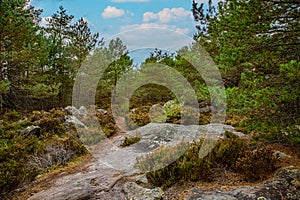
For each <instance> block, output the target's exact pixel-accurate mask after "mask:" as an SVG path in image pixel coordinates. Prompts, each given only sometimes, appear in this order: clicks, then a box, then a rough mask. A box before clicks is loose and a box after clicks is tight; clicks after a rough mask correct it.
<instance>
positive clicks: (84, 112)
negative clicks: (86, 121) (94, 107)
mask: <svg viewBox="0 0 300 200" xmlns="http://www.w3.org/2000/svg"><path fill="white" fill-rule="evenodd" d="M78 114H79V115H81V116H83V117H85V116H86V115H87V111H86V108H85V107H84V106H80V108H79V109H78Z"/></svg>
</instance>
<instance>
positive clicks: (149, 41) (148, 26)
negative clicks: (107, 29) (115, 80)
mask: <svg viewBox="0 0 300 200" xmlns="http://www.w3.org/2000/svg"><path fill="white" fill-rule="evenodd" d="M121 31H122V33H120V34H118V35H116V36H115V37H120V38H121V39H122V41H123V42H124V44H126V45H127V47H128V49H129V50H134V49H141V48H153V49H154V48H158V49H169V50H175V49H180V48H181V47H183V46H185V45H189V44H191V41H193V39H192V38H190V37H189V36H187V35H185V34H186V33H188V32H190V30H189V29H187V28H186V29H185V28H182V29H181V28H177V27H176V26H175V25H168V24H161V23H143V24H132V25H127V26H122V27H121Z"/></svg>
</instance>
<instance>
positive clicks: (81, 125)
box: [65, 115, 87, 129]
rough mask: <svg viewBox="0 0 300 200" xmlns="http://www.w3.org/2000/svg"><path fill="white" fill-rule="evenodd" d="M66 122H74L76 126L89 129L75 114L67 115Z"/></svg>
mask: <svg viewBox="0 0 300 200" xmlns="http://www.w3.org/2000/svg"><path fill="white" fill-rule="evenodd" d="M65 120H66V121H65V123H66V124H67V125H68V124H74V125H75V126H77V127H79V128H84V129H87V127H86V126H85V125H84V124H83V123H82V122H81V121H80V120H79V119H77V117H75V116H73V115H69V116H66V117H65Z"/></svg>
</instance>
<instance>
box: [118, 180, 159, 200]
mask: <svg viewBox="0 0 300 200" xmlns="http://www.w3.org/2000/svg"><path fill="white" fill-rule="evenodd" d="M123 191H124V193H125V196H126V198H127V199H128V200H143V199H147V200H159V199H162V196H163V194H164V192H163V191H162V189H161V188H154V189H148V188H143V187H141V186H139V185H138V184H136V183H133V182H127V183H125V184H124V185H123Z"/></svg>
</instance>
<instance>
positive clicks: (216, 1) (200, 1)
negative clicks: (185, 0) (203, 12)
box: [191, 0, 221, 4]
mask: <svg viewBox="0 0 300 200" xmlns="http://www.w3.org/2000/svg"><path fill="white" fill-rule="evenodd" d="M219 1H221V0H212V3H213V4H216V3H218V2H219ZM191 2H193V0H191ZM195 2H196V3H208V0H195Z"/></svg>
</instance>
